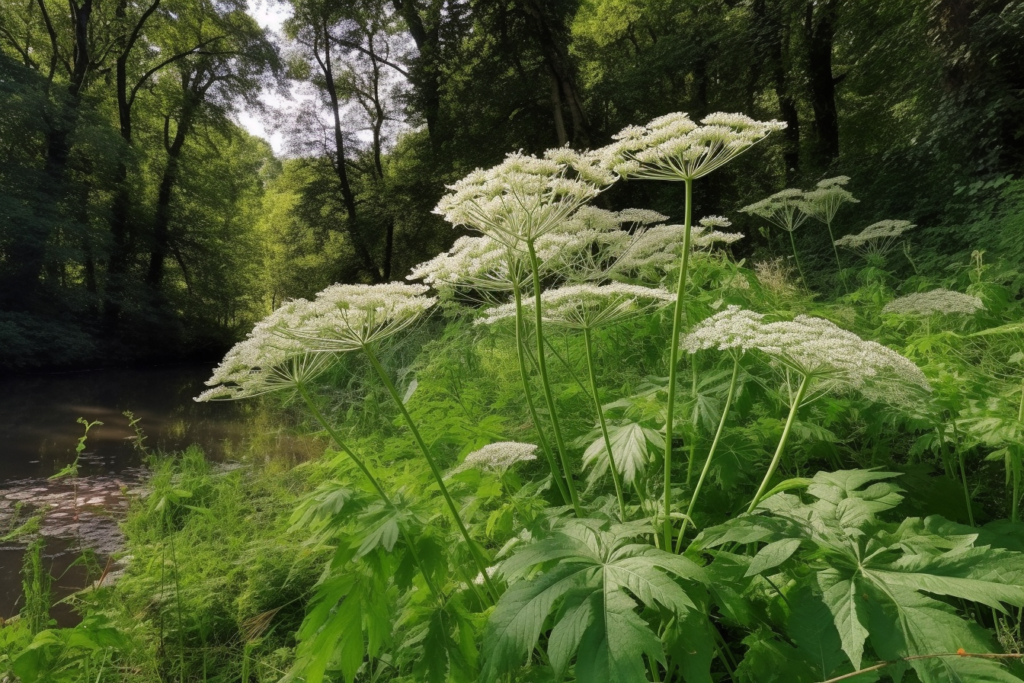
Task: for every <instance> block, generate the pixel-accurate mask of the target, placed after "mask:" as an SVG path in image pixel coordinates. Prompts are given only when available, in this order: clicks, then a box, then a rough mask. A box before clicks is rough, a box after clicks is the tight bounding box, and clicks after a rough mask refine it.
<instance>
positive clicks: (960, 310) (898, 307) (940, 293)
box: [882, 288, 985, 316]
mask: <svg viewBox="0 0 1024 683" xmlns="http://www.w3.org/2000/svg"><path fill="white" fill-rule="evenodd" d="M984 309H985V304H984V303H982V301H981V299H979V298H978V297H976V296H971V295H970V294H962V293H960V292H954V291H951V290H948V289H942V288H940V289H933V290H932V291H930V292H919V293H916V294H908V295H906V296H901V297H900V298H898V299H894V300H892V301H890V302H889V303H887V304H886V305H885V308H883V309H882V313H891V314H895V315H917V316H929V315H974V314H975V313H977V312H978V311H982V310H984Z"/></svg>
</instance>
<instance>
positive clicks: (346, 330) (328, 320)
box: [288, 282, 437, 352]
mask: <svg viewBox="0 0 1024 683" xmlns="http://www.w3.org/2000/svg"><path fill="white" fill-rule="evenodd" d="M427 289H428V288H427V287H426V286H425V285H406V284H402V283H398V282H393V283H389V284H382V285H332V286H331V287H328V288H327V289H325V290H324V291H322V292H320V293H319V294H318V295H317V297H316V300H315V301H314V302H313V312H314V315H312V316H310V317H309V318H308V319H306V320H305V321H304V322H303V324H302V325H301V326H300V327H299V328H298V329H294V330H289V331H288V334H289V335H291V336H292V337H294V338H295V339H297V340H299V341H300V342H302V343H303V344H304V345H305V346H306V347H307V348H309V349H311V350H315V351H336V352H346V351H356V350H359V349H362V348H364V347H366V346H368V345H370V344H375V343H378V342H381V341H383V340H385V339H387V338H388V337H391V336H393V335H395V334H397V333H399V332H401V331H402V330H404V329H405V328H407V327H408V326H409V325H411V324H413V323H414V322H416V320H418V319H419V317H420V316H421V315H422V314H423V313H425V312H426V311H427V309H429V308H430V307H431V306H433V305H434V303H436V301H437V299H434V298H430V297H426V296H424V294H425V293H426V292H427Z"/></svg>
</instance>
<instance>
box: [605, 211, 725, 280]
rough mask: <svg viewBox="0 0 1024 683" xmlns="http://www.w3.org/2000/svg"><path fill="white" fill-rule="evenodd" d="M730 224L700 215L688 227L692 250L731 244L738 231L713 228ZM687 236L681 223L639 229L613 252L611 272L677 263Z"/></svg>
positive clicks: (671, 265)
mask: <svg viewBox="0 0 1024 683" xmlns="http://www.w3.org/2000/svg"><path fill="white" fill-rule="evenodd" d="M730 225H732V223H730V222H729V220H728V219H725V218H722V217H721V216H708V217H706V218H702V219H701V220H700V223H699V224H698V225H694V226H693V227H691V228H690V246H691V248H692V249H710V248H711V247H713V246H714V245H716V244H732V243H734V242H736V241H738V240H741V239H743V235H742V234H740V233H737V232H722V231H720V230H716V229H715V228H727V227H729V226H730ZM685 238H686V226H684V225H656V226H654V227H652V228H647V229H646V230H638V231H637V232H636V233H634V234H633V236H632V238H631V239H630V240H629V241H628V242H627V243H625V244H623V245H622V247H621V249H620V251H619V252H618V253H617V254H615V262H614V263H613V264H612V266H611V267H610V268H609V271H610V272H618V273H632V272H636V271H638V270H643V269H645V268H658V269H662V270H664V269H667V268H671V267H673V266H675V265H676V264H677V263H678V262H679V253H680V251H682V248H683V242H684V240H685Z"/></svg>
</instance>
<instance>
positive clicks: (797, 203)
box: [740, 188, 808, 232]
mask: <svg viewBox="0 0 1024 683" xmlns="http://www.w3.org/2000/svg"><path fill="white" fill-rule="evenodd" d="M740 211H742V212H743V213H747V214H750V215H752V216H760V217H761V218H764V219H765V220H766V221H768V222H770V223H771V224H772V225H775V226H777V227H779V228H782V229H783V230H785V231H786V232H793V231H794V230H796V229H797V228H799V227H800V226H801V225H803V224H804V222H805V221H806V220H807V216H808V212H807V200H806V198H805V196H804V192H803V191H802V190H797V189H795V188H790V189H786V190H782V191H781V192H776V193H775V194H773V195H771V196H770V197H766V198H764V199H762V200H761V201H759V202H754V203H753V204H749V205H747V206H744V207H743V208H742V209H740Z"/></svg>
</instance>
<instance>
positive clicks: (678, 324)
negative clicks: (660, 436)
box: [663, 179, 693, 549]
mask: <svg viewBox="0 0 1024 683" xmlns="http://www.w3.org/2000/svg"><path fill="white" fill-rule="evenodd" d="M692 217H693V181H692V180H690V179H687V180H686V218H685V221H684V228H685V229H684V231H683V261H682V264H680V268H679V281H678V283H677V284H676V305H675V307H674V308H673V309H672V340H671V346H670V347H669V350H668V400H667V401H666V406H665V408H666V411H667V415H666V417H665V493H664V500H663V505H664V510H663V513H664V515H665V520H664V523H663V526H664V535H665V546H664V547H665V548H666V549H671V548H672V436H673V434H672V427H673V424H672V423H673V421H674V419H675V415H674V413H675V405H676V366H677V365H678V364H679V337H680V335H681V334H682V331H683V330H682V328H683V309H684V308H685V303H684V299H685V297H686V271H687V270H688V269H689V267H690V228H691V226H692V222H691V220H692Z"/></svg>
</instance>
